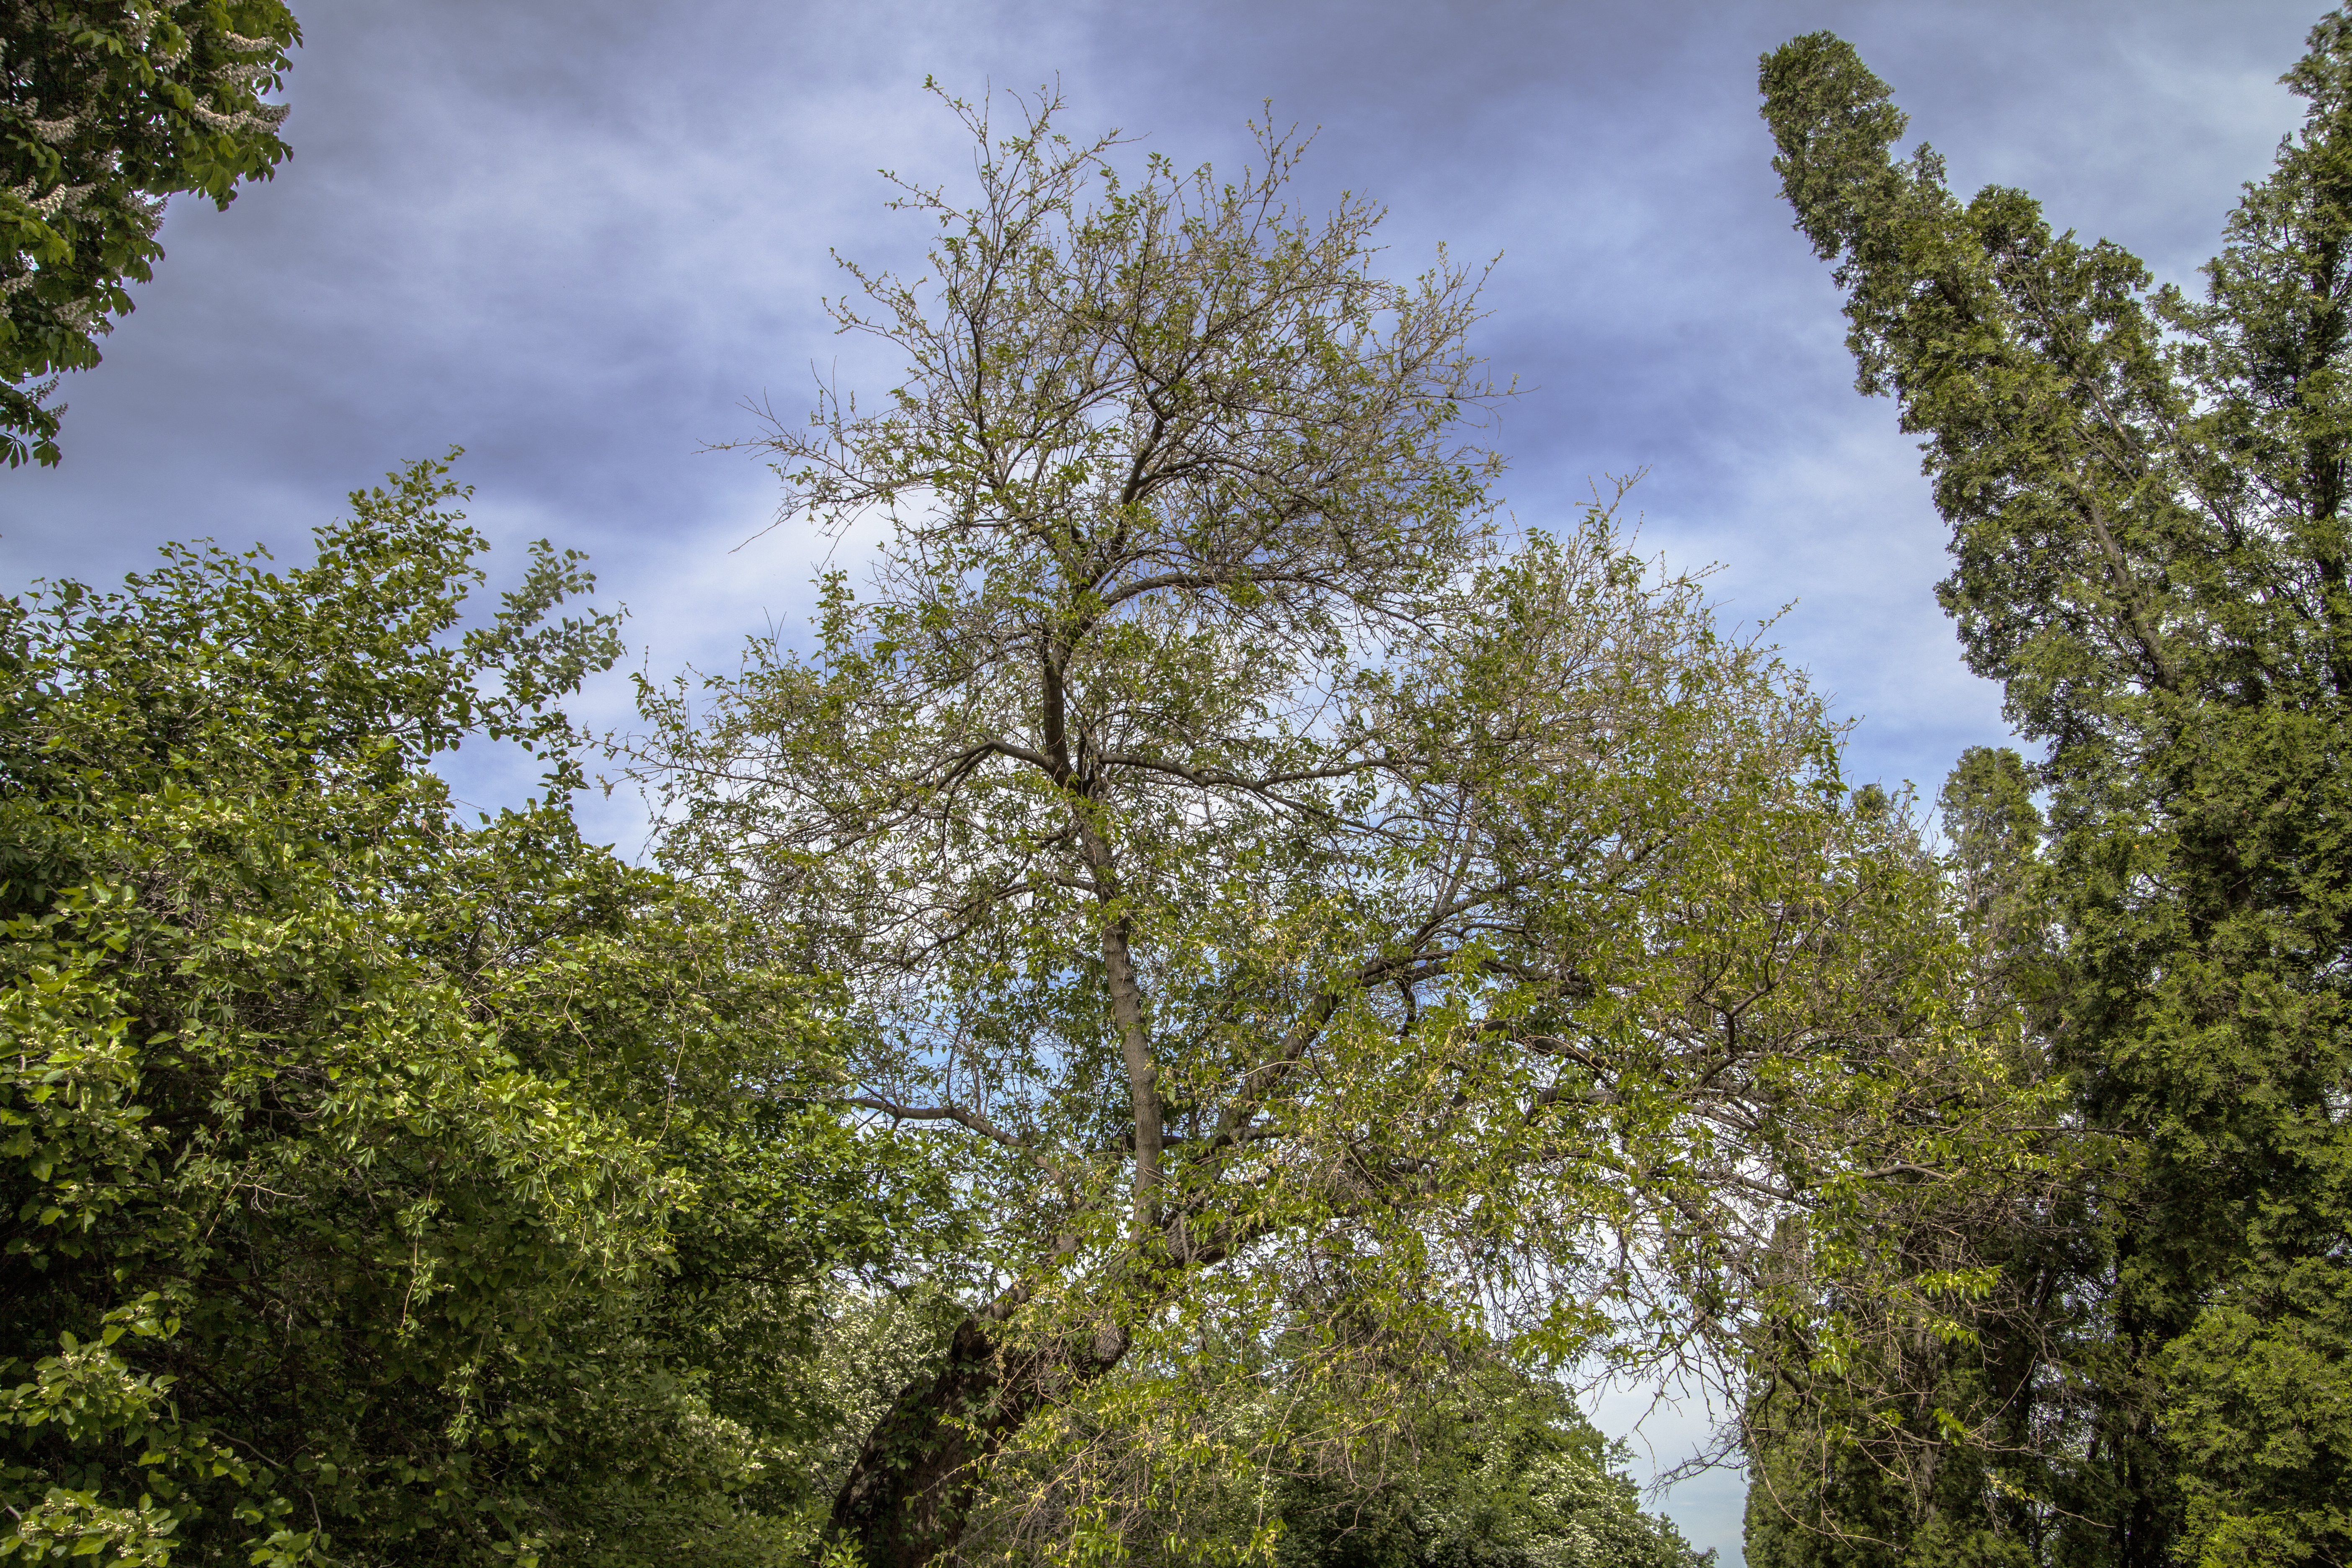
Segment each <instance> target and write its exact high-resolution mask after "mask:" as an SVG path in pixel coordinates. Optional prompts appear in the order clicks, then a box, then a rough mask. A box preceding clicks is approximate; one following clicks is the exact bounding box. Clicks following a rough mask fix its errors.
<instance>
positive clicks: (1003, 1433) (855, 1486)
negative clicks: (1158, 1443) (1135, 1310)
mask: <svg viewBox="0 0 2352 1568" xmlns="http://www.w3.org/2000/svg"><path fill="white" fill-rule="evenodd" d="M1126 1352H1127V1335H1126V1334H1125V1333H1124V1332H1120V1331H1114V1330H1109V1329H1106V1330H1105V1331H1102V1332H1101V1333H1099V1334H1097V1336H1096V1338H1095V1340H1094V1342H1092V1343H1090V1344H1086V1345H1083V1346H1080V1347H1076V1353H1074V1354H1072V1355H1069V1356H1068V1357H1066V1358H1064V1357H1053V1358H1051V1359H1050V1360H1049V1359H1048V1358H1046V1357H1042V1356H1039V1355H1037V1354H1035V1353H1034V1352H1031V1353H1027V1354H1024V1355H1021V1356H1020V1357H1019V1358H1018V1359H1015V1358H1014V1357H1013V1355H1011V1354H1008V1352H1007V1349H1006V1346H1005V1345H1004V1343H1003V1341H1001V1340H1000V1339H998V1338H997V1336H996V1335H995V1333H994V1332H993V1331H992V1330H991V1328H990V1326H989V1324H988V1323H986V1322H985V1321H982V1318H981V1317H979V1316H977V1315H975V1316H972V1317H968V1318H966V1319H964V1321H962V1322H961V1323H959V1324H957V1325H956V1331H955V1337H954V1339H953V1340H951V1341H950V1342H949V1345H948V1352H947V1360H946V1363H945V1364H943V1365H942V1366H941V1367H940V1370H939V1371H938V1373H936V1374H934V1375H932V1376H929V1377H919V1378H917V1379H916V1380H915V1381H914V1382H913V1383H910V1384H908V1385H907V1386H906V1387H905V1388H903V1389H901V1390H899V1392H898V1398H897V1399H895V1400H893V1401H892V1402H891V1405H890V1408H889V1410H888V1411H887V1413H886V1414H885V1415H883V1417H882V1419H881V1420H880V1421H879V1422H877V1423H876V1424H875V1427H874V1430H873V1432H872V1433H871V1434H869V1435H868V1436H867V1437H866V1444H865V1447H863V1448H861V1449H860V1450H859V1451H858V1455H857V1462H856V1464H855V1465H853V1466H851V1467H850V1471H849V1479H847V1480H846V1481H845V1482H843V1483H842V1488H841V1494H840V1496H838V1497H837V1498H835V1500H834V1504H833V1519H832V1522H831V1524H830V1525H829V1527H828V1530H827V1533H828V1535H829V1536H830V1537H831V1539H832V1540H834V1541H835V1542H840V1543H842V1544H845V1545H850V1544H854V1545H855V1546H856V1547H857V1549H858V1551H859V1552H860V1553H861V1554H862V1556H863V1559H864V1562H865V1564H866V1568H920V1565H921V1564H924V1563H931V1562H934V1561H936V1560H938V1559H940V1558H941V1557H944V1556H945V1555H946V1554H947V1553H948V1552H951V1551H953V1550H954V1548H955V1545H956V1543H957V1542H959V1541H961V1540H962V1539H963V1532H964V1528H965V1526H966V1524H967V1523H968V1522H969V1521H970V1518H971V1505H972V1503H973V1501H974V1500H975V1499H976V1497H977V1496H978V1492H979V1479H980V1478H979V1467H980V1463H981V1461H982V1460H983V1459H985V1458H988V1456H989V1455H990V1454H992V1453H993V1452H995V1450H996V1449H997V1447H999V1446H1001V1445H1002V1444H1003V1441H1004V1439H1005V1438H1007V1437H1009V1436H1012V1435H1013V1433H1014V1432H1016V1431H1018V1430H1019V1429H1020V1427H1021V1424H1022V1423H1023V1422H1024V1421H1026V1420H1028V1419H1029V1417H1030V1416H1031V1415H1033V1414H1034V1413H1035V1411H1036V1409H1037V1407H1038V1406H1039V1405H1042V1404H1044V1403H1045V1398H1046V1396H1047V1394H1049V1393H1051V1392H1053V1388H1054V1385H1055V1384H1057V1383H1058V1384H1064V1385H1066V1384H1071V1383H1082V1382H1088V1381H1091V1380H1092V1379H1094V1378H1097V1377H1099V1376H1101V1375H1102V1374H1103V1373H1106V1372H1108V1371H1109V1370H1110V1369H1111V1368H1112V1367H1114V1366H1116V1365H1118V1360H1119V1357H1120V1356H1122V1355H1124V1354H1125V1353H1126Z"/></svg>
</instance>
